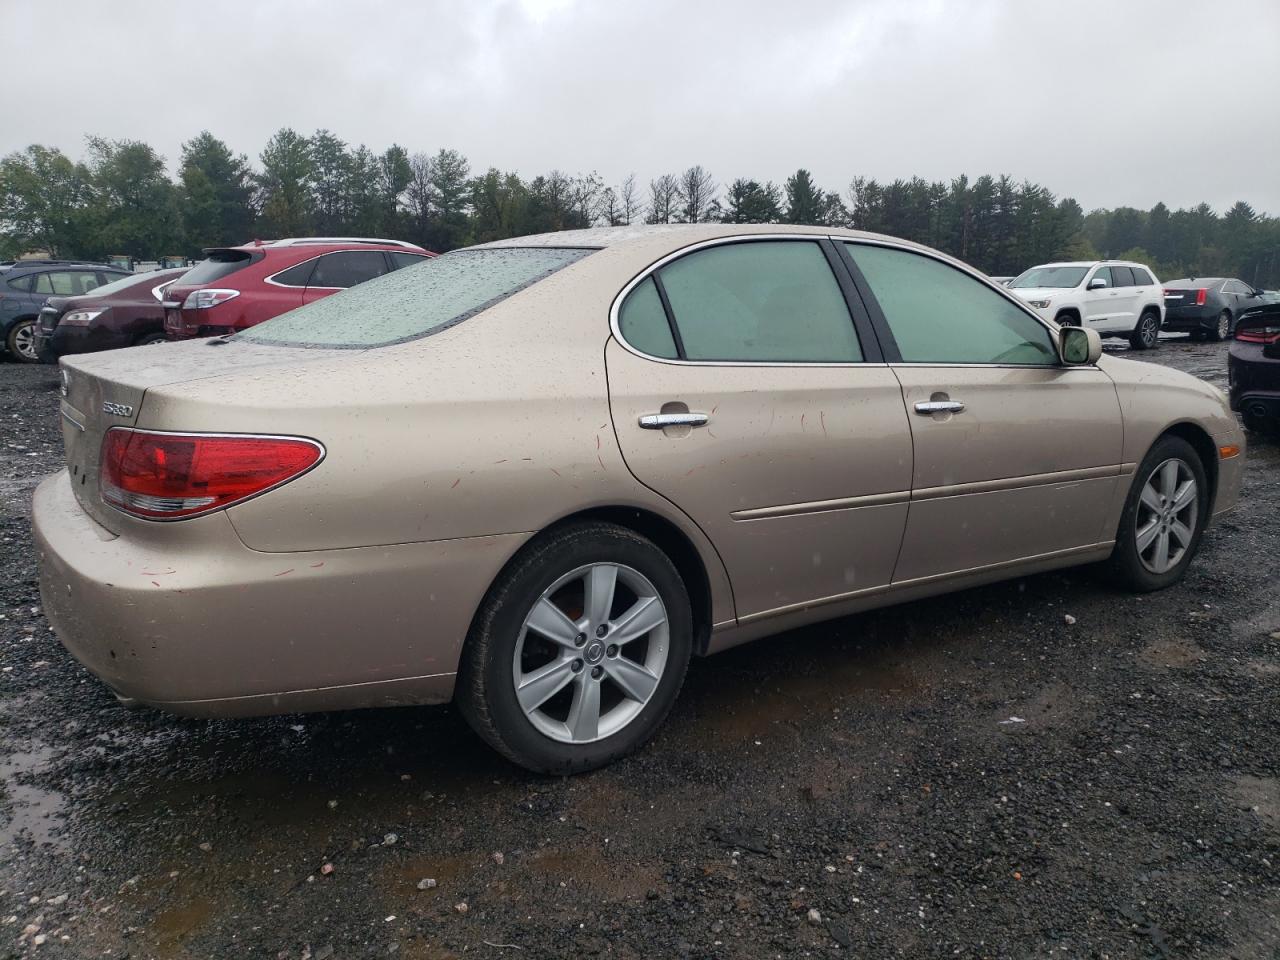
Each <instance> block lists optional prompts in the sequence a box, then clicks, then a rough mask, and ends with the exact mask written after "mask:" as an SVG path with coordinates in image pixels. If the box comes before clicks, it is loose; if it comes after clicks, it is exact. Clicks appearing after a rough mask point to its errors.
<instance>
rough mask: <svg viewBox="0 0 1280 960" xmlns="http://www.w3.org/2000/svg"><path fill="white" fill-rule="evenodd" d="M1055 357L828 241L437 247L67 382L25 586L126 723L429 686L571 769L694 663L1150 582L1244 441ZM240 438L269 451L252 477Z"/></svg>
mask: <svg viewBox="0 0 1280 960" xmlns="http://www.w3.org/2000/svg"><path fill="white" fill-rule="evenodd" d="M1075 335H1079V337H1080V338H1082V339H1081V340H1080V341H1079V343H1084V342H1086V340H1085V339H1084V338H1085V337H1086V335H1087V338H1088V339H1087V342H1088V343H1090V344H1092V345H1093V346H1094V348H1096V345H1097V342H1098V341H1097V336H1096V334H1095V333H1093V332H1092V331H1084V330H1081V329H1079V328H1075V329H1074V332H1073V333H1066V334H1064V332H1063V331H1060V330H1059V329H1058V328H1057V327H1056V326H1055V325H1053V324H1051V323H1049V322H1048V321H1045V320H1043V319H1041V318H1039V317H1037V316H1036V315H1035V314H1034V313H1033V312H1031V311H1030V310H1029V309H1027V308H1026V307H1025V306H1023V305H1022V304H1021V303H1020V302H1019V301H1018V300H1017V299H1016V298H1014V297H1013V296H1011V295H1010V294H1009V293H1008V292H1007V291H1005V290H1004V289H1003V288H1002V287H999V286H996V285H994V284H992V283H990V282H989V281H988V280H987V279H986V278H984V277H982V276H981V275H980V274H978V273H976V272H975V271H972V270H971V269H969V268H968V267H966V266H964V265H962V264H960V263H958V262H956V261H953V260H951V259H950V258H947V257H945V256H943V255H941V254H938V253H935V252H933V251H930V250H928V249H926V248H922V247H919V246H915V245H912V244H909V243H906V242H902V241H896V240H890V239H888V238H883V237H876V236H872V235H865V234H860V233H855V232H847V231H838V230H830V229H816V228H812V229H810V228H796V227H778V226H769V225H763V226H748V227H742V226H725V225H707V226H691V227H679V228H675V227H652V228H616V229H612V230H590V231H572V232H566V233H560V234H551V235H545V236H538V237H526V238H520V239H517V240H511V241H503V242H500V243H499V244H493V245H487V246H484V247H477V248H470V249H467V250H462V251H456V252H454V253H451V254H447V255H445V256H442V257H440V258H439V259H437V260H434V261H430V262H427V263H424V264H422V265H419V266H414V267H410V268H407V269H405V270H401V271H397V272H395V273H393V274H390V275H388V276H385V277H381V278H379V279H377V280H374V281H370V282H368V283H366V284H363V285H361V286H360V287H357V288H354V289H352V290H349V291H347V292H344V293H341V294H338V295H335V296H333V297H329V298H327V299H325V300H323V301H320V302H317V303H315V304H311V305H309V306H306V307H303V308H301V309H299V310H295V311H293V312H291V313H288V314H285V315H283V316H281V317H279V318H277V319H275V320H272V321H268V322H266V323H264V324H261V325H260V326H257V327H255V328H254V329H253V330H251V331H246V332H244V333H242V334H239V335H237V336H235V337H230V338H225V337H223V338H216V339H212V340H200V341H189V342H185V343H176V344H166V345H162V346H159V347H155V348H150V349H148V350H145V351H125V352H124V353H122V354H118V355H95V356H85V357H74V358H66V359H64V360H63V370H64V389H65V396H64V397H63V399H62V401H61V410H62V417H63V429H64V437H65V440H66V446H67V460H68V466H67V469H66V470H64V471H62V472H61V473H59V474H57V475H55V476H53V477H51V478H49V479H48V480H46V481H45V482H44V483H43V484H42V485H41V486H40V487H39V489H38V490H37V492H36V495H35V504H34V520H35V536H36V542H37V546H38V550H39V554H40V566H41V590H42V594H43V596H44V599H45V603H46V607H47V610H48V613H49V616H50V618H51V620H52V622H53V623H54V625H55V627H56V629H57V632H58V635H59V637H60V638H61V640H62V641H63V643H64V644H65V645H66V647H67V648H68V649H69V650H70V651H71V652H72V654H74V655H75V656H76V657H77V658H78V659H79V660H80V661H81V662H83V663H84V664H85V665H86V666H88V667H89V668H90V669H91V670H92V671H93V672H94V673H96V674H97V675H98V676H99V677H101V678H102V679H103V680H104V681H105V682H106V683H107V684H108V685H110V687H111V688H112V689H113V690H115V691H116V692H117V694H119V695H120V696H122V697H124V698H128V699H130V700H136V701H140V702H143V703H147V704H152V705H155V706H158V707H162V708H164V709H167V710H170V711H173V712H177V713H183V714H190V715H199V716H238V715H253V714H264V713H274V712H287V711H303V710H329V709H340V708H353V707H371V706H385V705H393V704H422V703H440V702H444V701H448V700H450V699H452V698H455V697H457V698H458V699H459V700H460V701H461V704H462V706H463V710H464V713H465V714H466V715H467V717H468V719H469V720H471V722H472V723H473V725H474V726H475V727H476V729H477V730H479V731H480V732H481V734H482V735H483V736H484V737H485V738H486V739H487V740H489V742H490V743H492V744H493V745H494V746H496V747H498V749H500V750H501V751H502V752H503V753H505V754H506V755H507V756H509V757H511V758H512V759H513V760H516V761H517V762H520V763H523V764H525V765H526V766H529V767H531V768H533V769H540V770H555V771H560V772H565V771H570V770H578V769H585V768H588V767H591V766H597V765H599V764H600V763H603V762H607V761H608V760H610V759H612V758H614V757H616V756H619V755H621V754H622V753H625V752H627V751H628V750H630V749H633V748H634V747H635V746H638V745H639V743H640V742H643V740H644V739H645V738H646V737H647V736H649V735H650V734H651V733H652V732H653V730H654V729H656V726H657V725H658V724H659V723H660V722H661V720H662V718H663V716H664V715H665V713H666V710H667V709H669V707H670V704H671V702H673V700H674V698H675V696H676V694H677V693H678V691H679V684H680V680H681V678H682V677H683V672H684V669H685V665H686V664H687V659H688V656H689V655H690V654H691V653H692V654H700V653H714V652H716V651H720V650H723V649H725V648H727V647H731V646H733V645H735V644H737V643H741V642H744V641H746V640H751V639H754V638H756V637H760V636H763V635H767V634H771V633H775V632H778V631H780V630H783V629H786V628H790V627H794V626H797V625H801V624H804V623H808V622H812V621H816V620H821V619H826V618H831V617H836V616H840V615H844V614H849V613H853V612H856V611H860V610H865V609H869V608H872V607H877V606H882V605H886V604H891V603H896V602H901V601H905V600H910V599H913V598H918V597H923V596H927V595H931V594H936V593H940V592H945V591H949V590H955V589H960V588H964V587H968V586H973V585H977V584H982V583H988V582H991V581H995V580H1000V579H1004V578H1008V577H1013V576H1017V575H1021V574H1026V573H1033V572H1037V571H1043V570H1050V569H1055V568H1060V567H1065V566H1070V565H1074V564H1082V563H1089V562H1094V561H1102V560H1107V559H1108V558H1111V559H1112V560H1113V561H1117V557H1121V555H1122V554H1123V555H1124V557H1127V558H1128V559H1127V560H1126V561H1125V562H1127V563H1128V564H1129V566H1130V567H1132V568H1133V570H1135V571H1137V572H1136V573H1133V574H1132V577H1136V578H1137V582H1135V583H1134V585H1135V586H1137V587H1138V588H1139V589H1154V588H1157V587H1160V586H1164V585H1167V584H1168V583H1171V582H1174V580H1176V579H1177V577H1179V576H1181V572H1182V570H1183V569H1185V564H1186V562H1188V561H1189V560H1190V558H1191V555H1192V554H1193V553H1194V547H1195V544H1194V542H1193V540H1194V539H1198V537H1199V534H1200V532H1201V531H1202V530H1203V528H1204V525H1205V524H1206V523H1207V522H1208V520H1209V518H1210V516H1211V515H1213V514H1217V513H1220V512H1222V511H1224V510H1226V509H1228V508H1230V507H1231V506H1232V505H1233V503H1234V501H1235V498H1236V492H1237V488H1238V483H1239V473H1240V466H1239V464H1240V462H1241V459H1240V457H1239V456H1238V454H1239V452H1240V448H1241V445H1242V443H1243V440H1242V435H1241V433H1240V431H1239V428H1238V427H1237V425H1236V422H1235V419H1234V417H1233V416H1232V415H1231V413H1230V411H1229V410H1228V409H1227V405H1226V402H1225V398H1224V397H1223V396H1222V394H1221V393H1220V392H1218V391H1216V390H1214V389H1213V388H1212V387H1209V386H1207V385H1205V384H1204V383H1202V382H1201V381H1199V380H1196V379H1195V378H1193V377H1190V376H1187V375H1185V374H1181V373H1178V372H1176V371H1172V370H1169V369H1165V368H1162V367H1156V366H1153V365H1150V364H1144V363H1138V362H1132V361H1127V360H1123V359H1119V358H1115V357H1110V356H1101V357H1099V356H1098V354H1099V352H1100V351H1099V350H1098V349H1092V351H1091V352H1090V353H1089V356H1088V357H1084V356H1083V355H1082V356H1078V357H1076V358H1075V360H1074V361H1072V362H1067V360H1065V359H1064V357H1065V354H1063V355H1060V354H1061V353H1062V351H1063V350H1065V349H1066V348H1065V347H1064V346H1063V345H1062V344H1063V342H1064V337H1065V336H1075ZM237 444H239V445H241V447H242V448H243V449H244V450H246V451H257V453H254V454H253V456H258V455H259V454H260V455H261V456H260V459H261V457H265V458H266V459H267V460H271V458H272V457H276V456H279V457H280V458H281V460H280V462H279V463H276V462H275V461H274V460H272V461H271V463H268V464H267V466H266V467H264V469H265V470H266V473H263V474H262V475H261V477H260V478H259V479H257V480H253V481H245V477H247V476H249V474H250V473H251V472H252V471H251V470H250V469H249V468H245V470H243V471H241V473H236V469H235V465H234V459H235V456H236V453H235V451H236V450H237V449H239V448H238V447H237V446H236V445H237ZM253 444H257V445H258V446H256V447H255V446H253ZM1169 451H1172V452H1169ZM1188 451H1189V452H1188ZM1153 454H1158V455H1159V456H1157V458H1156V460H1157V461H1158V462H1155V465H1154V466H1152V461H1151V458H1152V455H1153ZM246 455H248V454H246ZM104 457H106V458H107V459H108V460H109V461H110V462H105V461H104V459H103V458H104ZM201 457H204V458H205V460H206V461H207V463H206V464H205V465H204V466H199V465H198V464H197V466H191V464H193V463H197V461H199V459H200V458H201ZM227 457H230V458H231V460H232V461H233V462H232V466H231V467H226V468H225V470H230V471H231V473H233V474H235V476H234V477H233V478H232V480H227V478H226V476H225V475H218V476H214V474H216V473H217V470H218V469H220V468H219V467H218V466H217V464H219V463H225V462H226V458H227ZM184 458H185V459H184ZM219 458H222V459H221V460H220V459H219ZM286 460H287V461H288V463H289V464H293V465H292V466H289V465H287V464H286V465H283V466H281V464H284V462H285V461H286ZM1190 461H1195V463H1191V462H1190ZM264 462H265V461H264ZM175 464H176V465H175ZM183 464H186V466H183ZM260 465H261V464H260ZM275 467H279V471H278V473H275V474H272V473H271V472H270V471H271V469H274V468H275ZM184 470H187V471H188V473H184V472H183V471H184ZM225 470H224V474H225ZM202 471H203V472H202ZM210 471H212V473H211V472H210ZM290 471H292V472H290ZM188 474H190V476H189V475H188ZM196 474H199V475H200V479H199V482H198V483H197V482H196V481H193V480H192V479H191V477H192V476H195V475H196ZM268 474H270V475H268ZM255 476H257V475H255ZM210 477H214V479H212V480H210ZM241 481H244V483H243V484H241V485H240V486H237V485H236V484H237V483H241ZM1166 481H1167V484H1168V486H1167V488H1166V487H1164V486H1162V484H1164V483H1166ZM184 483H186V484H187V488H185V489H184V488H182V485H183V484H184ZM255 483H256V484H257V486H256V487H255V486H254V484H255ZM166 484H168V486H166ZM200 484H207V485H205V486H201V485H200ZM220 484H221V486H219V485H220ZM1162 491H1164V492H1167V494H1168V497H1167V502H1165V497H1164V492H1162ZM241 494H243V495H241ZM1149 500H1150V501H1152V502H1154V503H1156V505H1155V506H1148V505H1147V504H1148V501H1149ZM1175 500H1177V503H1175ZM1157 501H1158V502H1157ZM1179 504H1181V506H1179ZM1178 510H1181V511H1183V512H1181V513H1178ZM1179 524H1182V529H1181V530H1180V529H1179ZM1126 525H1127V526H1126ZM1153 530H1154V531H1155V532H1154V533H1153V532H1152V531H1153ZM1126 531H1128V532H1126ZM1144 537H1145V538H1147V539H1146V541H1145V545H1144V544H1143V538H1144ZM1179 537H1181V538H1182V539H1181V540H1180V539H1178V538H1179ZM1126 544H1127V545H1128V546H1126ZM1135 544H1136V546H1135ZM1162 545H1163V546H1162ZM1126 551H1127V552H1126ZM1143 551H1147V552H1145V553H1144V552H1143ZM1162 551H1163V552H1162ZM1135 558H1136V559H1135ZM1152 558H1154V559H1152ZM1122 559H1123V558H1122ZM1155 560H1159V561H1160V562H1159V563H1157V562H1155ZM1117 562H1118V561H1117ZM1144 564H1145V566H1146V572H1145V573H1144V572H1143V569H1144V568H1143V565H1144ZM1144 578H1145V579H1144ZM539 698H541V699H539ZM549 704H550V706H549Z"/></svg>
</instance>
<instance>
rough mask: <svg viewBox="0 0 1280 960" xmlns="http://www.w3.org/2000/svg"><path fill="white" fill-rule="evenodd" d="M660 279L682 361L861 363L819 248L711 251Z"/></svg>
mask: <svg viewBox="0 0 1280 960" xmlns="http://www.w3.org/2000/svg"><path fill="white" fill-rule="evenodd" d="M657 277H658V282H659V283H660V284H661V285H662V288H663V289H664V290H665V292H666V295H667V301H668V303H669V304H670V306H671V313H672V316H673V317H674V319H675V326H676V330H677V331H678V333H679V336H680V343H681V345H682V346H683V348H684V350H683V357H684V359H686V360H722V361H746V362H755V363H851V362H857V361H860V360H862V349H861V347H860V345H859V343H858V336H857V333H856V332H855V331H854V328H853V319H852V317H850V315H849V308H848V307H847V306H846V304H845V301H844V295H843V294H842V293H841V292H840V286H839V284H837V283H836V278H835V276H834V274H832V272H831V267H830V265H829V264H828V263H827V258H826V255H825V254H824V253H823V252H822V248H821V247H820V246H819V245H818V244H817V243H814V242H811V241H807V240H801V241H797V240H762V241H751V242H742V243H733V244H723V245H720V246H714V247H708V248H706V249H703V250H698V251H696V252H694V253H690V254H688V255H686V256H683V257H681V258H680V259H679V260H676V261H674V262H672V263H670V264H668V265H667V266H665V267H663V268H662V269H661V270H659V271H658V274H657ZM637 289H640V288H637ZM642 296H643V294H642ZM619 320H621V317H620V318H619Z"/></svg>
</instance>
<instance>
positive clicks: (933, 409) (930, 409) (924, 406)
mask: <svg viewBox="0 0 1280 960" xmlns="http://www.w3.org/2000/svg"><path fill="white" fill-rule="evenodd" d="M963 409H964V404H963V403H961V402H960V401H959V400H921V401H920V402H919V403H917V404H916V413H918V414H920V416H922V417H927V416H930V415H931V414H935V413H959V412H960V411H962V410H963Z"/></svg>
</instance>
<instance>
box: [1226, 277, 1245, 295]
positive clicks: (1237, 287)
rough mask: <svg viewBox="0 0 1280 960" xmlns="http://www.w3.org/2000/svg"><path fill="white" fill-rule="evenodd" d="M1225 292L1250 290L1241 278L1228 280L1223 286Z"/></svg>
mask: <svg viewBox="0 0 1280 960" xmlns="http://www.w3.org/2000/svg"><path fill="white" fill-rule="evenodd" d="M1223 292H1224V293H1248V292H1249V291H1248V290H1247V289H1246V288H1245V285H1244V284H1243V283H1241V282H1240V281H1239V280H1228V281H1227V282H1226V285H1225V286H1224V287H1223Z"/></svg>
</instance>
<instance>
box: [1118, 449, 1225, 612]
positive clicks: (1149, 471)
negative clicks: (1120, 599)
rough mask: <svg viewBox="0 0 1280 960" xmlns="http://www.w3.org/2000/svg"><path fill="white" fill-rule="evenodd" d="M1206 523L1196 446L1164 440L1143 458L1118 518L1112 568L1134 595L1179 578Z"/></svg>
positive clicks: (1202, 472)
mask: <svg viewBox="0 0 1280 960" xmlns="http://www.w3.org/2000/svg"><path fill="white" fill-rule="evenodd" d="M1208 520H1209V483H1208V478H1207V476H1206V474H1205V469H1204V464H1203V463H1201V462H1200V456H1199V454H1197V453H1196V451H1195V448H1194V447H1192V446H1191V444H1189V443H1187V441H1185V440H1183V439H1182V438H1181V437H1173V436H1165V437H1162V438H1161V439H1160V440H1158V441H1156V443H1155V445H1154V446H1153V447H1152V448H1151V450H1150V451H1149V452H1148V453H1147V455H1146V457H1144V458H1143V460H1142V463H1141V464H1140V465H1139V467H1138V470H1137V473H1135V474H1134V480H1133V486H1132V487H1131V488H1130V490H1129V496H1128V498H1127V499H1126V500H1125V505H1124V512H1123V513H1122V514H1121V515H1120V528H1119V530H1118V531H1117V532H1116V545H1115V550H1114V551H1113V553H1112V554H1111V568H1112V572H1113V573H1114V575H1115V578H1116V579H1117V580H1118V581H1119V582H1120V584H1121V585H1123V586H1125V587H1127V588H1129V589H1130V590H1133V591H1134V592H1136V593H1149V592H1151V591H1153V590H1163V589H1164V588H1165V587H1170V586H1172V585H1173V584H1175V583H1177V582H1178V581H1179V580H1181V579H1182V578H1183V576H1184V575H1185V574H1186V572H1187V567H1188V566H1190V564H1191V560H1192V558H1193V557H1194V556H1195V555H1196V551H1197V550H1199V549H1200V540H1201V537H1202V535H1203V534H1204V528H1205V526H1206V525H1207V523H1208Z"/></svg>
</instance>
